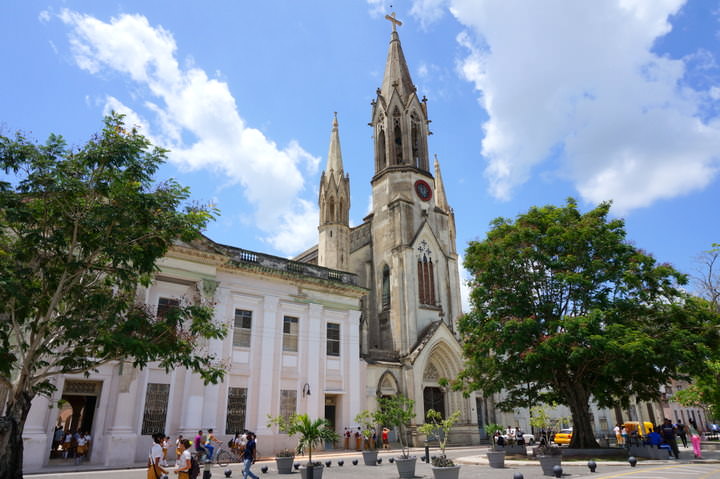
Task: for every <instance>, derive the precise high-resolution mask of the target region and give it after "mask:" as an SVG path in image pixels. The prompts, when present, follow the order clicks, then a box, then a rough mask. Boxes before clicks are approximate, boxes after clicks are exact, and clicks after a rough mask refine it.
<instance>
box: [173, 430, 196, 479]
mask: <svg viewBox="0 0 720 479" xmlns="http://www.w3.org/2000/svg"><path fill="white" fill-rule="evenodd" d="M178 442H179V443H180V447H179V449H180V451H181V452H180V455H179V456H178V458H177V469H175V474H177V475H178V479H190V468H191V467H192V457H191V455H190V441H188V440H187V439H178Z"/></svg>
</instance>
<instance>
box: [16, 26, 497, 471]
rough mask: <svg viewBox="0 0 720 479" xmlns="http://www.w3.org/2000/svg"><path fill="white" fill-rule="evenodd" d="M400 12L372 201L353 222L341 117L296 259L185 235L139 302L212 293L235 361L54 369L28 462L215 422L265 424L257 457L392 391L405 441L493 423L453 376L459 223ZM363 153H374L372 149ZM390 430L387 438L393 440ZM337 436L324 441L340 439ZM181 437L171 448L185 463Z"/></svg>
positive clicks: (102, 461) (103, 457)
mask: <svg viewBox="0 0 720 479" xmlns="http://www.w3.org/2000/svg"><path fill="white" fill-rule="evenodd" d="M387 18H388V19H389V20H391V21H392V32H391V37H390V45H389V49H388V53H387V60H386V65H385V73H384V78H383V81H382V85H381V86H380V88H378V89H377V96H376V98H375V100H374V101H373V102H372V111H371V115H372V116H371V118H372V120H371V122H370V126H371V127H372V130H373V142H374V155H373V156H374V158H373V159H372V161H373V162H374V165H375V168H374V176H373V177H372V178H370V182H371V185H372V205H373V206H372V211H371V212H370V214H368V215H367V216H366V217H365V218H364V220H363V222H362V224H360V225H358V226H355V227H350V225H349V210H350V198H351V196H350V178H349V175H348V174H347V173H346V171H345V168H344V165H343V158H342V150H341V147H340V126H339V124H338V121H337V117H335V118H333V120H332V129H331V134H330V144H329V149H328V157H327V166H326V168H325V171H324V172H323V174H322V177H321V179H320V188H319V209H320V215H319V222H318V244H317V245H316V246H314V247H312V248H310V249H308V250H307V251H305V252H304V253H302V254H301V255H299V256H298V257H296V258H294V259H287V258H279V257H276V256H272V255H268V254H265V253H261V252H254V251H249V250H245V249H242V248H241V247H237V246H230V245H223V244H220V243H217V242H214V241H212V240H211V239H210V238H206V237H203V238H201V239H200V240H197V241H195V242H193V243H191V244H187V243H177V244H176V245H174V246H173V248H171V250H170V251H169V252H168V254H167V255H166V256H165V257H164V258H163V259H162V260H161V261H160V262H159V263H158V273H157V275H156V277H155V280H154V281H153V283H152V284H151V285H150V286H148V287H141V288H139V289H138V300H139V301H141V302H143V303H145V304H146V305H147V306H148V307H152V308H156V311H157V314H158V316H160V315H162V314H164V312H166V311H167V310H168V308H172V307H174V306H175V305H178V304H182V303H187V302H193V301H210V302H212V303H214V304H215V309H214V320H215V321H216V322H218V323H220V324H225V325H226V326H227V328H228V331H229V334H228V335H227V337H225V338H224V339H222V340H211V341H209V342H208V344H203V345H199V347H203V348H206V349H207V351H209V352H210V353H212V354H214V355H215V356H216V357H218V358H219V359H220V360H221V361H222V363H223V365H224V366H225V368H226V375H225V377H224V379H223V382H222V383H220V384H211V385H203V383H202V381H201V380H200V379H199V377H198V376H197V375H194V374H192V372H191V371H187V370H185V369H183V368H176V369H175V370H172V371H165V370H164V369H163V368H160V367H158V365H157V364H150V365H148V367H146V368H144V369H135V368H133V367H132V366H131V365H130V364H128V363H125V362H122V361H118V362H114V363H108V364H105V365H103V366H102V367H100V368H99V369H98V370H97V371H93V372H91V373H89V374H88V375H83V374H77V375H64V376H61V377H58V378H56V381H55V386H56V388H57V390H56V391H55V392H54V393H53V394H52V395H51V397H44V396H38V397H36V398H35V399H34V400H33V403H32V408H31V410H30V414H29V416H28V419H27V422H26V425H25V430H24V432H23V438H24V448H25V455H24V467H25V471H26V472H41V471H49V470H57V469H56V468H62V467H63V466H64V465H67V464H72V463H73V462H74V459H73V457H72V456H73V451H72V450H66V449H65V447H64V445H63V444H61V443H59V442H58V441H57V440H56V439H55V438H56V437H58V431H60V430H61V429H62V431H61V432H62V433H73V432H80V431H83V432H85V433H89V434H90V436H91V438H92V442H91V446H90V451H89V453H88V454H87V455H86V456H85V457H83V458H81V460H82V462H84V463H89V464H91V465H94V466H97V467H126V466H135V465H139V464H143V463H144V462H145V461H146V460H147V455H148V451H149V448H150V445H151V442H152V440H151V435H152V434H153V433H155V432H164V433H165V434H166V435H168V436H170V437H171V438H172V439H173V440H174V439H175V438H177V437H178V435H180V434H182V435H183V436H184V437H186V438H187V437H189V438H192V437H194V435H195V434H196V433H197V431H198V430H201V429H202V430H207V429H208V428H213V429H214V431H215V434H216V436H218V437H219V438H220V439H221V440H224V441H227V440H228V439H229V438H230V437H232V435H234V434H235V433H236V432H238V431H242V430H243V429H249V430H252V431H254V432H255V433H256V434H257V436H258V441H259V443H260V444H261V445H262V446H261V449H262V455H264V456H271V455H272V454H274V453H275V452H277V451H279V450H281V449H284V448H291V449H292V448H294V446H295V441H294V439H293V438H289V437H287V436H286V435H284V434H280V433H279V432H278V431H277V430H276V429H275V428H273V426H272V425H271V424H269V423H268V417H273V416H278V415H281V416H288V415H290V414H293V413H307V414H309V415H310V416H311V417H312V418H317V417H324V418H326V419H327V420H328V421H330V423H331V424H332V425H333V426H334V428H335V430H336V432H338V433H339V434H342V433H343V431H344V429H345V428H353V429H354V428H356V427H357V426H358V424H357V423H356V422H355V417H356V416H357V414H358V413H359V412H361V411H363V410H366V409H367V410H370V411H374V410H376V409H377V400H378V398H380V397H382V396H391V395H395V394H404V395H406V396H408V397H409V398H411V399H413V400H414V401H415V419H414V420H413V421H412V424H411V428H410V436H411V437H410V439H411V441H412V442H414V443H415V444H418V443H422V441H423V440H424V437H423V436H421V435H419V433H418V432H417V429H416V426H417V425H419V424H422V423H424V422H425V421H424V418H425V414H426V412H427V410H429V409H430V408H432V409H435V410H437V411H440V412H441V413H443V414H444V415H449V414H451V413H453V412H454V411H460V412H461V419H460V422H459V424H458V425H457V426H456V427H455V429H454V432H453V435H452V436H451V437H450V442H451V443H454V444H477V443H478V442H479V441H480V439H481V436H482V431H483V426H484V425H485V424H486V423H487V419H488V418H493V416H492V413H491V412H490V416H489V415H488V414H489V411H488V409H487V406H488V403H487V402H486V401H485V399H483V398H482V397H481V396H479V395H477V394H476V393H471V394H470V395H469V396H468V397H464V396H463V395H462V393H459V392H456V391H452V390H450V389H448V388H447V387H446V386H445V382H444V381H443V379H452V378H455V377H456V376H457V374H458V373H459V372H460V370H461V369H462V366H463V360H462V350H461V347H460V344H459V342H458V336H457V332H456V330H455V322H456V320H457V319H458V317H459V315H460V314H461V309H460V277H459V273H458V255H457V251H456V244H455V243H456V239H455V220H454V216H453V210H452V209H451V208H450V206H449V204H448V200H447V196H446V193H445V188H444V185H443V181H442V176H441V174H440V165H439V163H438V160H437V158H435V159H434V160H432V170H431V154H430V149H429V145H428V136H429V130H428V124H429V123H430V120H429V118H428V113H427V107H426V102H427V100H426V99H425V98H418V95H417V89H416V87H415V86H414V84H413V82H412V79H411V77H410V70H409V68H408V65H407V63H406V61H405V56H404V54H403V50H402V46H401V44H400V38H399V35H398V32H397V31H396V25H397V24H399V23H400V22H399V21H397V20H395V18H394V17H390V16H388V17H387ZM367 161H371V160H370V158H368V159H367ZM391 439H392V437H391ZM338 446H339V445H337V444H326V445H325V447H326V448H333V447H338ZM172 449H173V448H171V450H170V454H169V457H170V459H173V458H174V451H173V450H172Z"/></svg>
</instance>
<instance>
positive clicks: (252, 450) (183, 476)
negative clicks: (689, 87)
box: [147, 428, 258, 479]
mask: <svg viewBox="0 0 720 479" xmlns="http://www.w3.org/2000/svg"><path fill="white" fill-rule="evenodd" d="M152 438H153V445H152V448H151V449H150V454H149V456H148V473H147V477H148V479H160V478H161V477H162V475H163V474H167V473H168V468H169V465H168V462H167V450H168V445H169V442H170V437H169V436H166V435H165V434H164V433H155V434H153V436H152ZM221 444H222V441H220V440H218V438H217V437H216V436H215V434H214V432H213V430H212V428H211V429H208V432H207V434H203V431H202V429H201V430H199V431H198V433H197V435H196V436H195V440H194V443H191V442H190V440H189V439H185V438H184V437H183V436H182V435H179V436H178V438H177V440H176V441H175V453H176V457H177V460H176V463H175V470H174V471H173V472H174V473H175V474H177V475H178V479H195V478H196V477H197V475H198V473H199V465H198V464H199V463H200V462H204V461H206V460H209V461H212V459H213V455H214V454H215V449H216V448H217V447H219V446H220V445H221ZM229 445H230V448H231V449H232V450H233V452H234V453H235V455H236V456H238V457H239V458H240V459H242V462H243V473H242V475H243V478H248V477H250V478H252V479H258V476H256V475H255V474H254V473H253V472H252V471H251V470H250V468H251V466H252V465H253V464H254V463H255V460H256V456H257V443H256V441H255V434H254V433H252V432H250V431H245V432H244V433H242V434H240V433H236V434H235V437H234V438H233V439H231V440H230V444H229ZM192 448H194V454H193V451H192V450H191V449H192Z"/></svg>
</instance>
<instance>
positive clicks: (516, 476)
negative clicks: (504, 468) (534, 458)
mask: <svg viewBox="0 0 720 479" xmlns="http://www.w3.org/2000/svg"><path fill="white" fill-rule="evenodd" d="M513 479H525V478H524V477H523V475H522V472H516V473H515V474H513Z"/></svg>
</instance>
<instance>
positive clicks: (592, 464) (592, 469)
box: [587, 459, 597, 472]
mask: <svg viewBox="0 0 720 479" xmlns="http://www.w3.org/2000/svg"><path fill="white" fill-rule="evenodd" d="M587 467H588V469H590V472H595V469H596V468H597V463H596V462H595V461H593V460H592V459H590V460H589V461H588V463H587Z"/></svg>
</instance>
